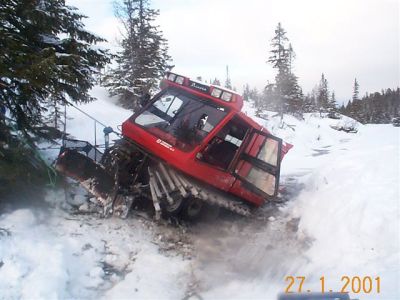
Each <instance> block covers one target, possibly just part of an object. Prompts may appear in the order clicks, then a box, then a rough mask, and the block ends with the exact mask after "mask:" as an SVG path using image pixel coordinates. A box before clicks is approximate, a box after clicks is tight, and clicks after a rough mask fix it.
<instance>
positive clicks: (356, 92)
mask: <svg viewBox="0 0 400 300" xmlns="http://www.w3.org/2000/svg"><path fill="white" fill-rule="evenodd" d="M359 89H360V85H359V84H358V81H357V78H354V85H353V101H354V100H359V98H358V97H359Z"/></svg>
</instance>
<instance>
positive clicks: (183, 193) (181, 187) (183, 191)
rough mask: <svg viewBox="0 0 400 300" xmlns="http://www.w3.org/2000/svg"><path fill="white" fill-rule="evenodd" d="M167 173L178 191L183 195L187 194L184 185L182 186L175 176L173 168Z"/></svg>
mask: <svg viewBox="0 0 400 300" xmlns="http://www.w3.org/2000/svg"><path fill="white" fill-rule="evenodd" d="M169 174H170V175H171V178H172V180H173V181H174V183H175V185H176V187H177V188H178V189H179V191H180V192H181V194H182V196H183V197H186V196H187V192H186V190H185V189H184V187H183V186H182V184H181V182H180V181H179V179H178V178H177V177H176V174H175V172H174V171H173V170H169Z"/></svg>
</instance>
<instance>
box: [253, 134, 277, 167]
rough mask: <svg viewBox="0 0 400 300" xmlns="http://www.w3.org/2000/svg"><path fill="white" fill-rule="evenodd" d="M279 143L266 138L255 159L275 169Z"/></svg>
mask: <svg viewBox="0 0 400 300" xmlns="http://www.w3.org/2000/svg"><path fill="white" fill-rule="evenodd" d="M278 150H279V142H278V141H276V140H273V139H269V138H266V139H265V142H264V144H263V145H262V146H261V148H260V151H259V152H258V155H257V158H258V159H260V160H262V161H264V162H266V163H268V164H270V165H273V166H274V167H276V166H277V165H278Z"/></svg>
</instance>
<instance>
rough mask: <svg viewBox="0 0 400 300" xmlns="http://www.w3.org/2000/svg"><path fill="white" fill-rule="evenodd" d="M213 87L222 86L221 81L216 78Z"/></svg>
mask: <svg viewBox="0 0 400 300" xmlns="http://www.w3.org/2000/svg"><path fill="white" fill-rule="evenodd" d="M212 85H218V86H221V81H219V79H218V78H214V80H213V81H212Z"/></svg>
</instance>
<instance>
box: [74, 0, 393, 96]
mask: <svg viewBox="0 0 400 300" xmlns="http://www.w3.org/2000/svg"><path fill="white" fill-rule="evenodd" d="M67 4H70V5H73V6H76V7H78V8H79V9H80V11H81V12H82V13H83V14H85V15H87V16H88V17H89V19H87V20H86V21H85V23H86V24H87V28H88V30H90V31H93V32H95V33H97V34H98V35H100V36H103V37H105V38H107V39H108V41H109V42H110V43H111V45H112V46H115V45H116V44H117V43H116V39H117V38H118V36H119V30H118V27H119V25H118V21H117V20H116V19H115V18H114V16H113V7H112V1H109V0H67ZM151 5H152V7H153V8H157V9H159V10H160V16H159V18H158V20H157V23H158V24H159V25H160V28H161V30H162V31H163V32H164V37H165V38H167V39H168V42H169V48H170V51H169V53H170V55H171V56H172V58H173V64H175V66H176V68H175V69H174V71H175V72H180V73H182V74H184V75H188V76H191V77H196V76H202V77H203V79H206V80H208V79H213V78H214V77H218V78H219V79H220V80H221V81H222V82H223V81H224V80H225V68H226V65H229V71H230V77H231V80H232V83H233V85H234V86H236V87H237V88H238V90H241V89H242V86H243V84H245V83H249V84H250V85H251V86H256V87H257V88H258V89H260V90H261V89H262V88H263V87H264V86H265V84H266V83H267V81H268V80H269V81H273V80H274V76H275V75H274V74H275V71H274V70H273V69H272V67H271V66H270V65H269V64H266V63H265V62H266V60H267V59H268V56H269V50H270V45H269V44H270V40H271V38H272V37H273V35H274V30H275V28H276V25H277V24H278V22H281V23H282V26H283V27H284V29H285V30H286V31H287V36H288V38H289V40H290V42H291V43H292V45H293V48H294V50H295V52H296V56H297V57H296V60H295V62H294V73H295V74H296V75H297V76H298V77H299V81H300V84H301V86H302V87H303V91H304V92H305V93H307V92H309V91H310V90H311V89H312V88H313V87H314V86H315V84H317V83H318V81H319V79H320V77H321V73H324V74H325V76H326V78H327V79H328V83H329V87H330V88H331V89H334V90H335V93H336V97H337V99H338V100H339V101H347V99H350V98H351V94H352V85H353V81H354V78H355V77H357V80H358V82H359V84H360V92H361V95H363V94H364V93H365V92H375V91H380V90H381V88H389V87H390V88H393V87H397V86H398V85H399V81H400V70H399V68H400V66H399V56H400V52H399V51H400V49H399V39H400V29H399V6H400V5H399V1H397V0H297V1H296V0H246V1H239V0H201V1H199V0H152V1H151Z"/></svg>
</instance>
